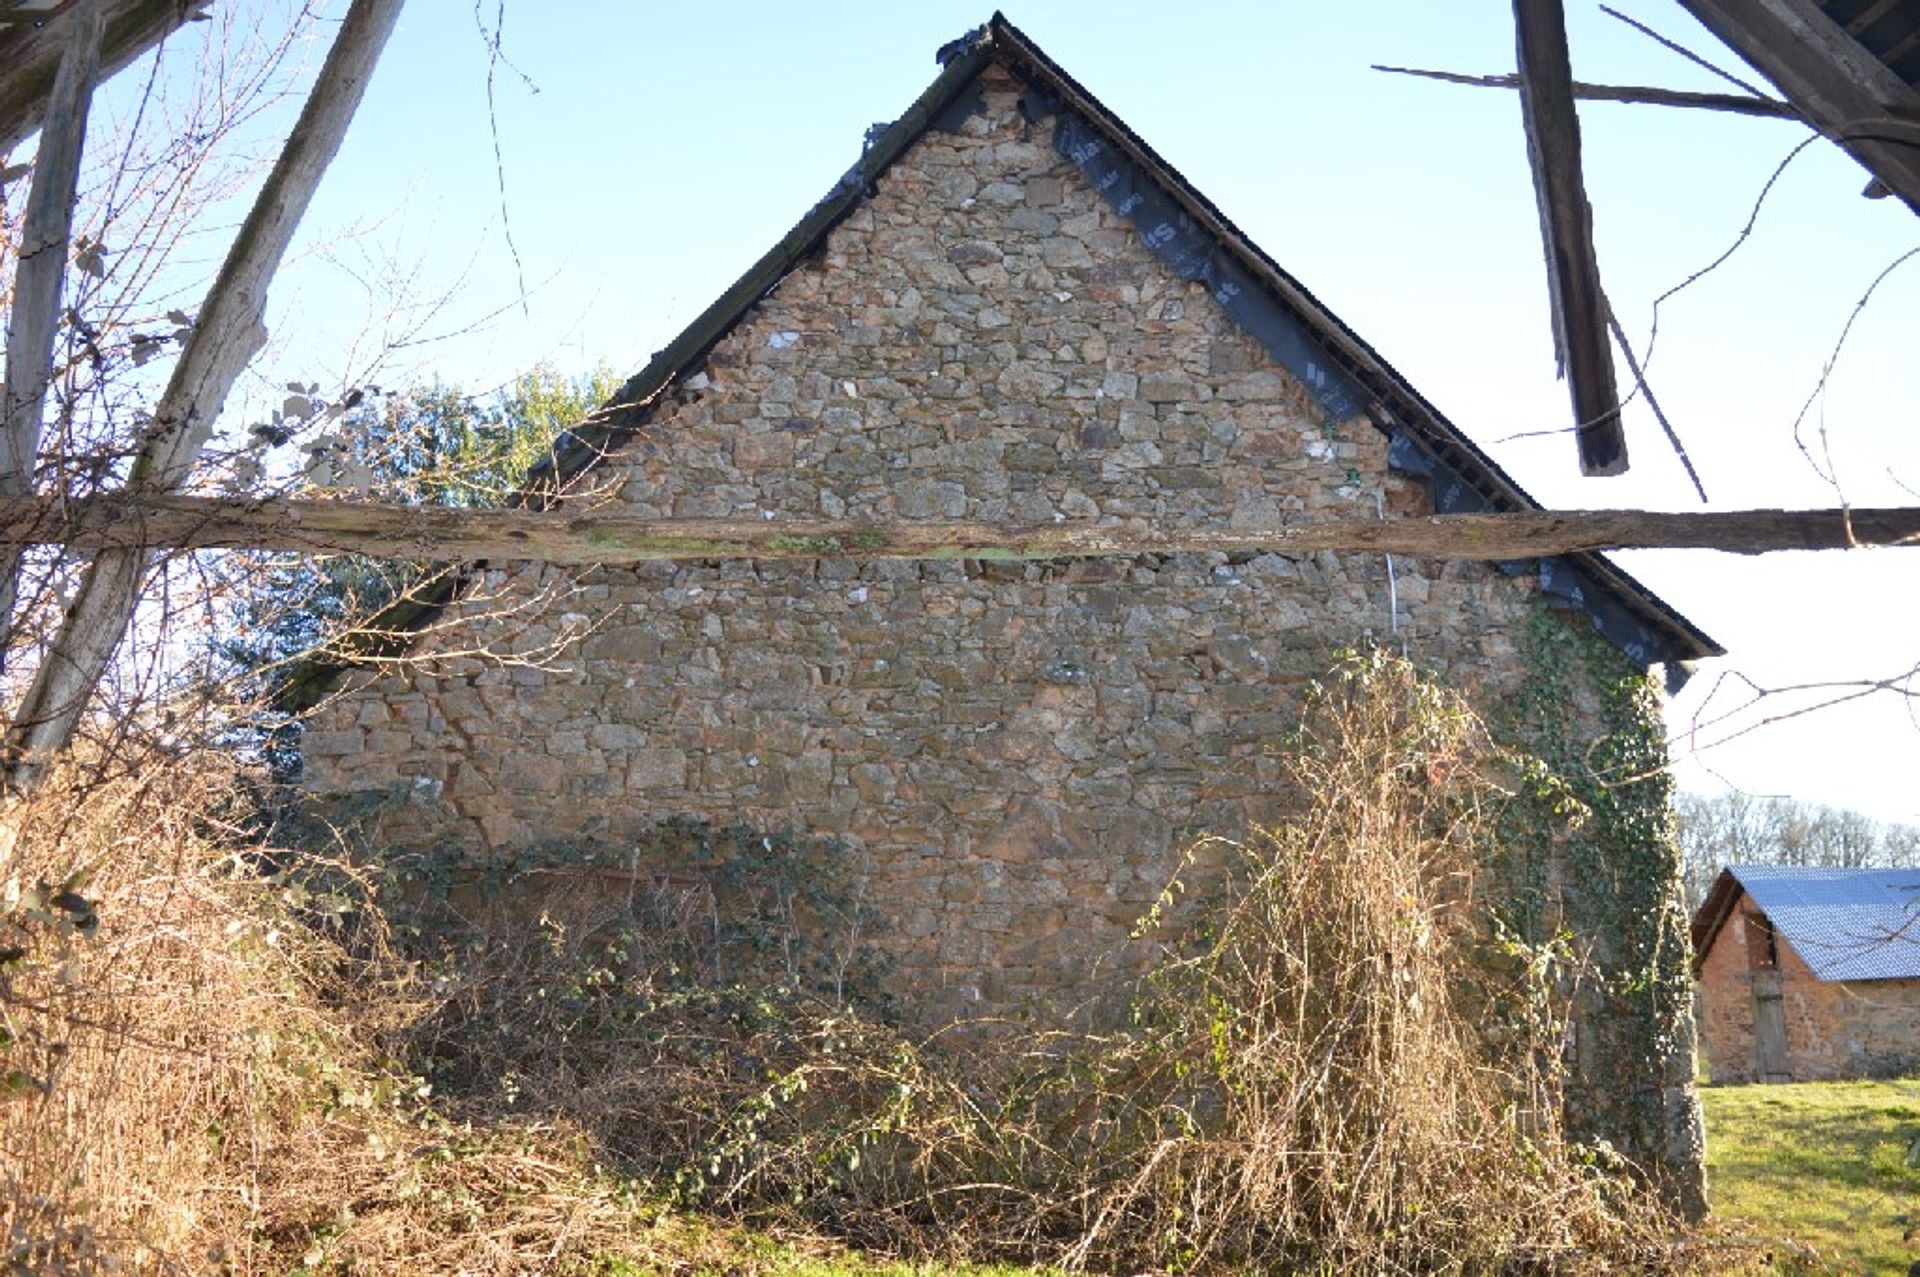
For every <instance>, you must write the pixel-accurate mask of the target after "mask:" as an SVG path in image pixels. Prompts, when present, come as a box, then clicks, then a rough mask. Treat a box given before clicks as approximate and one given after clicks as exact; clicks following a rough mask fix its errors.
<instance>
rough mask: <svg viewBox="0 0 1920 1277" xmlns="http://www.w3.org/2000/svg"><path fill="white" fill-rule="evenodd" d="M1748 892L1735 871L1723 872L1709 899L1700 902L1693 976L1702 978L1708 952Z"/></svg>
mask: <svg viewBox="0 0 1920 1277" xmlns="http://www.w3.org/2000/svg"><path fill="white" fill-rule="evenodd" d="M1745 892H1746V888H1744V887H1742V886H1741V885H1740V880H1739V879H1738V878H1735V877H1734V876H1733V870H1731V869H1722V870H1721V871H1720V876H1719V877H1718V878H1715V879H1714V880H1713V888H1712V889H1711V890H1710V891H1708V892H1707V898H1706V899H1705V900H1702V901H1701V902H1700V908H1699V909H1697V910H1695V911H1694V915H1693V926H1692V928H1691V929H1690V930H1691V931H1692V939H1693V975H1694V978H1695V979H1698V978H1699V977H1700V969H1701V967H1703V966H1704V965H1705V964H1706V961H1707V951H1708V950H1710V949H1712V948H1713V942H1714V941H1715V940H1717V939H1719V937H1720V930H1721V928H1722V927H1724V926H1726V925H1727V919H1728V918H1731V917H1732V916H1733V908H1734V906H1735V905H1737V904H1739V903H1740V897H1741V896H1742V895H1744V894H1745Z"/></svg>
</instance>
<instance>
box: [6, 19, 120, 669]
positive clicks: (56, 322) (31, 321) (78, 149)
mask: <svg viewBox="0 0 1920 1277" xmlns="http://www.w3.org/2000/svg"><path fill="white" fill-rule="evenodd" d="M77 5H78V7H77V8H76V9H75V10H74V11H73V16H72V17H71V18H69V19H68V21H67V22H66V24H65V30H66V35H67V47H66V50H65V52H64V53H63V54H62V55H61V58H60V71H59V74H58V75H56V76H55V77H54V81H53V93H52V95H51V97H50V98H49V99H48V103H47V108H46V124H45V126H44V127H43V128H42V129H41V132H40V146H39V150H38V152H37V154H35V156H34V160H33V185H32V186H31V187H30V188H29V189H28V191H27V208H26V216H25V217H24V218H23V219H22V227H21V231H20V255H19V258H18V263H19V264H18V266H17V267H16V268H15V271H14V283H13V307H12V309H11V311H10V312H9V313H8V315H7V350H6V357H5V358H6V373H5V376H4V377H0V492H4V493H6V494H7V495H8V496H13V497H18V496H25V495H26V494H27V493H29V492H31V491H32V490H33V469H34V464H35V462H36V461H37V460H38V459H39V454H40V428H41V423H42V421H43V419H44V417H45V412H46V402H47V390H48V387H49V384H50V383H51V381H52V379H53V343H54V338H55V336H56V335H57V334H58V332H59V328H60V298H61V291H62V289H63V287H64V285H65V283H66V278H67V256H68V252H67V250H68V246H69V243H70V241H71V240H72V237H73V205H74V193H75V191H77V190H78V189H79V183H80V157H81V154H82V153H83V152H84V151H85V150H86V144H87V111H88V108H89V106H90V104H91V103H92V101H93V82H94V77H95V75H97V74H98V72H99V69H100V31H101V25H102V24H101V18H102V17H103V16H104V14H105V8H106V0H77ZM19 575H20V556H19V552H18V551H17V550H16V551H14V552H13V553H10V554H0V662H3V661H4V660H5V659H6V653H7V651H8V649H9V648H10V647H11V646H12V643H11V639H12V619H13V604H14V596H15V594H16V592H17V589H18V586H19Z"/></svg>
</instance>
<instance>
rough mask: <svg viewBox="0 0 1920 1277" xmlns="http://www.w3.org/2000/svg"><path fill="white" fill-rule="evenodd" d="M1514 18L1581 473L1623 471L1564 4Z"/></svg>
mask: <svg viewBox="0 0 1920 1277" xmlns="http://www.w3.org/2000/svg"><path fill="white" fill-rule="evenodd" d="M1513 19H1514V29H1515V31H1516V33H1517V41H1516V43H1517V46H1518V54H1519V65H1520V72H1519V80H1520V114H1521V117H1522V119H1523V120H1524V121H1525V124H1526V134H1527V159H1528V162H1529V164H1530V166H1531V167H1532V170H1533V191H1534V198H1535V201H1536V202H1537V203H1538V205H1539V210H1540V238H1541V242H1542V243H1543V245H1544V246H1545V249H1546V263H1547V292H1548V297H1549V300H1550V302H1551V304H1552V308H1553V341H1554V353H1555V355H1556V356H1557V358H1558V359H1559V361H1560V373H1561V375H1562V376H1563V377H1565V378H1566V379H1567V384H1568V388H1569V390H1570V391H1571V393H1572V396H1573V420H1574V439H1575V442H1576V444H1577V446H1578V448H1579V452H1580V473H1582V474H1586V475H1613V474H1623V473H1625V472H1626V469H1627V440H1626V434H1625V432H1624V431H1623V430H1622V429H1621V426H1620V393H1619V390H1618V389H1617V387H1616V386H1615V384H1614V377H1613V348H1612V346H1611V345H1610V344H1609V340H1610V339H1609V336H1608V332H1607V321H1606V313H1607V310H1606V299H1605V297H1604V296H1603V295H1602V293H1601V291H1600V264H1599V259H1598V257H1597V256H1596V254H1595V253H1594V248H1593V213H1592V210H1591V209H1590V208H1589V207H1588V204H1587V190H1586V185H1585V182H1584V181H1583V180H1582V178H1581V175H1580V119H1579V116H1578V115H1577V114H1576V112H1575V110H1574V104H1573V69H1572V65H1571V63H1570V61H1569V59H1568V55H1567V29H1566V15H1565V13H1564V12H1563V10H1562V8H1561V2H1560V0H1513Z"/></svg>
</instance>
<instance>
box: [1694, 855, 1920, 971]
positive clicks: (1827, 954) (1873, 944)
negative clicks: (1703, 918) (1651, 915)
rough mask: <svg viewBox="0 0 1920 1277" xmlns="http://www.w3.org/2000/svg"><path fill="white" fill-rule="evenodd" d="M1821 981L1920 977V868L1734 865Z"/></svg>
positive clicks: (1743, 882) (1742, 882)
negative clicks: (1824, 867)
mask: <svg viewBox="0 0 1920 1277" xmlns="http://www.w3.org/2000/svg"><path fill="white" fill-rule="evenodd" d="M1727 872H1728V873H1730V874H1732V875H1733V876H1734V878H1736V879H1737V880H1738V881H1739V883H1740V885H1741V887H1743V888H1745V890H1746V893H1747V895H1749V896H1751V897H1752V898H1753V902H1754V904H1756V905H1758V906H1759V907H1760V910H1761V912H1763V913H1765V914H1766V915H1767V917H1768V918H1769V919H1771V920H1772V922H1773V929H1774V932H1775V934H1776V935H1780V936H1784V937H1785V938H1786V940H1787V942H1788V943H1789V944H1791V945H1792V946H1793V948H1794V952H1796V953H1798V954H1799V955H1800V957H1801V958H1802V959H1803V960H1805V962H1806V964H1807V965H1808V966H1809V967H1811V968H1812V969H1813V973H1814V975H1815V976H1817V977H1818V978H1820V979H1822V980H1905V979H1913V978H1920V869H1820V868H1813V867H1809V866H1800V865H1729V866H1727Z"/></svg>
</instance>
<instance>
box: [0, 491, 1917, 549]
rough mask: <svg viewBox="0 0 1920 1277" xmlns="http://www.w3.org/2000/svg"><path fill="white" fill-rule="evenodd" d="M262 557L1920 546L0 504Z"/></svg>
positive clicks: (1632, 519)
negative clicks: (269, 553) (265, 553)
mask: <svg viewBox="0 0 1920 1277" xmlns="http://www.w3.org/2000/svg"><path fill="white" fill-rule="evenodd" d="M34 544H59V545H67V546H73V547H77V548H80V549H90V550H119V551H127V550H140V549H146V548H151V547H160V546H171V547H176V548H186V549H218V548H227V549H236V548H246V549H261V550H283V551H295V552H302V553H313V554H364V555H370V556H375V557H384V558H397V559H409V560H448V559H461V560H479V559H486V560H492V561H501V562H507V561H537V562H546V563H555V564H562V565H571V566H587V565H609V564H629V563H640V562H646V561H649V560H672V559H725V558H752V559H830V558H853V559H973V558H977V559H1049V558H1072V557H1096V556H1109V555H1134V554H1173V553H1205V552H1229V553H1232V552H1257V551H1276V552H1279V553H1286V554H1303V553H1311V552H1315V551H1319V550H1341V551H1370V552H1376V553H1388V554H1402V555H1409V556H1414V557H1430V558H1457V559H1481V560H1499V559H1528V558H1540V557H1549V556H1556V555H1561V554H1570V553H1575V552H1581V551H1591V550H1613V549H1656V548H1686V549H1710V550H1723V551H1728V552H1731V553H1739V554H1761V553H1768V552H1771V551H1776V550H1833V549H1845V548H1849V547H1856V546H1914V545H1920V508H1900V509H1887V510H1727V511H1710V512H1700V513H1666V512H1661V511H1648V510H1563V511H1536V512H1530V513H1516V514H1449V515H1435V516H1430V517H1425V518H1401V519H1378V518H1355V519H1334V520H1327V521H1325V522H1312V523H1295V524H1285V525H1282V526H1279V527H1273V528H1223V527H1217V526H1213V527H1209V526H1200V527H1178V528H1169V527H1156V526H1152V525H1149V524H1145V523H1144V522H1141V523H1130V524H1094V523H1047V524H996V523H967V522H951V523H948V522H942V523H934V522H897V521H895V522H875V521H863V520H844V519H843V520H820V519H807V520H784V519H782V520H771V521H770V520H763V519H649V518H639V517H635V516H631V515H622V514H611V513H606V512H603V511H580V512H570V511H567V510H565V509H562V510H559V511H535V510H525V509H509V510H457V509H448V508H445V507H429V506H396V505H380V504H372V503H363V502H358V501H260V500H249V501H242V500H233V499H228V498H216V497H190V496H178V495H168V494H162V493H154V494H139V493H134V494H127V493H114V494H108V495H103V496H97V497H90V498H86V499H83V500H77V501H76V500H65V499H60V498H54V497H29V498H0V545H34Z"/></svg>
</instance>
